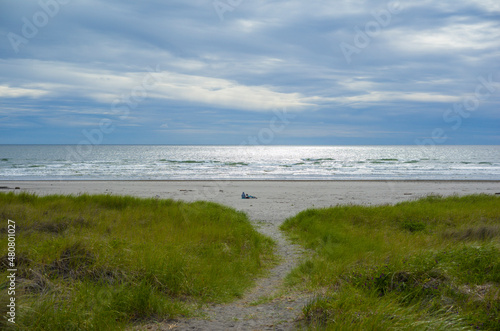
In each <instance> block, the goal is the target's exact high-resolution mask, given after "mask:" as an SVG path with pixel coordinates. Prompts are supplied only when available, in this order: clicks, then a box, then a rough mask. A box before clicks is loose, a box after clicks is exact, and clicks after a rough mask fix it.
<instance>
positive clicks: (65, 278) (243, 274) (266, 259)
mask: <svg viewBox="0 0 500 331" xmlns="http://www.w3.org/2000/svg"><path fill="white" fill-rule="evenodd" d="M0 215H1V219H2V220H3V221H2V222H4V224H3V226H0V232H1V233H2V237H3V238H5V237H6V233H7V219H11V220H14V221H15V222H16V258H17V260H16V263H17V269H18V272H17V288H16V302H17V304H18V305H17V312H16V313H17V314H16V326H17V328H19V329H26V330H82V329H85V330H112V329H123V328H126V327H128V326H130V325H133V324H137V323H149V322H155V321H161V320H166V319H171V318H174V317H177V316H182V315H190V314H193V312H194V311H196V308H197V307H199V306H200V305H202V304H204V303H212V302H216V303H219V302H227V301H230V300H232V299H234V298H237V297H240V296H241V295H242V294H243V292H244V290H245V289H247V288H248V287H249V286H251V285H252V280H253V279H254V278H255V277H256V276H258V275H261V274H262V273H263V272H264V271H265V269H266V267H268V266H269V265H270V264H271V263H270V262H271V261H272V260H273V259H274V256H273V247H274V243H273V242H272V241H271V239H269V238H266V237H264V236H263V235H261V234H259V233H258V232H257V231H255V229H254V228H253V227H252V226H251V224H250V222H249V221H248V219H247V217H246V215H245V214H244V213H241V212H237V211H235V210H234V209H231V208H228V207H224V206H221V205H218V204H215V203H209V202H195V203H184V202H178V201H173V200H157V199H139V198H134V197H128V196H109V195H95V196H91V195H81V196H77V197H75V196H46V197H38V196H35V195H31V194H25V193H21V194H12V193H10V194H0ZM2 242H4V244H5V246H4V247H5V248H4V252H5V254H6V250H7V241H6V240H5V241H4V240H3V241H2ZM7 262H8V261H7V255H4V256H3V257H2V260H1V263H2V274H1V275H0V277H1V279H2V281H1V283H0V290H1V296H0V305H1V307H6V304H7V302H8V301H7V300H8V296H7V291H6V288H7V287H8V285H7V282H6V280H7V278H6V275H7V273H6V272H5V271H4V270H5V269H6V265H7ZM4 310H5V308H2V317H3V316H5V312H4ZM0 323H2V325H0V327H2V326H3V327H5V326H6V325H10V323H9V324H6V322H5V320H4V319H2V320H1V321H0Z"/></svg>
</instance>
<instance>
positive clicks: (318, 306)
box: [282, 195, 500, 330]
mask: <svg viewBox="0 0 500 331" xmlns="http://www.w3.org/2000/svg"><path fill="white" fill-rule="evenodd" d="M282 230H284V231H286V232H287V233H288V235H289V236H290V237H291V238H293V239H295V240H296V241H298V242H299V243H301V244H302V245H304V246H305V247H307V248H309V249H311V250H313V251H314V252H315V254H314V255H313V257H312V258H310V259H308V260H307V261H304V262H303V263H302V264H301V265H300V266H299V267H298V268H296V269H295V270H294V271H292V273H291V274H290V275H289V277H288V279H287V281H288V282H289V283H290V284H291V285H301V284H303V285H302V286H305V287H306V288H308V289H315V290H317V291H318V292H319V293H323V294H322V295H319V296H318V297H316V298H315V299H314V300H312V301H311V302H310V303H309V304H308V305H306V307H305V308H304V309H303V312H304V323H305V324H306V327H308V328H312V329H328V330H330V329H332V330H386V329H392V328H395V329H405V330H462V329H464V330H469V329H481V330H499V329H500V298H499V296H500V197H495V196H488V195H473V196H467V197H448V198H441V197H436V196H430V197H427V198H424V199H421V200H418V201H413V202H404V203H400V204H397V205H394V206H391V205H386V206H375V207H363V206H337V207H333V208H327V209H317V210H307V211H303V212H301V213H299V214H298V215H297V216H295V217H292V218H290V219H288V220H286V222H285V223H284V224H283V225H282Z"/></svg>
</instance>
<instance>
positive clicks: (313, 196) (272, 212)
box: [0, 180, 500, 330]
mask: <svg viewBox="0 0 500 331" xmlns="http://www.w3.org/2000/svg"><path fill="white" fill-rule="evenodd" d="M0 188H1V190H0V191H1V192H30V193H35V194H37V195H40V196H44V195H51V194H62V195H80V194H110V195H131V196H136V197H144V198H157V199H174V200H183V201H187V202H192V201H198V200H204V201H211V202H216V203H220V204H222V205H226V206H229V207H232V208H234V209H236V210H238V211H243V212H245V213H246V214H247V215H248V217H249V219H250V220H251V222H252V223H253V225H254V226H255V227H256V228H257V229H258V231H259V232H261V233H263V234H265V235H267V236H269V237H271V238H272V239H273V240H274V241H275V242H276V244H277V246H276V250H275V252H276V254H277V256H278V258H279V260H280V262H279V263H278V264H276V265H275V266H273V267H272V268H271V269H270V270H269V273H268V274H267V275H266V276H265V277H262V278H259V279H256V282H255V286H254V287H253V288H252V289H251V290H250V291H248V292H247V293H245V294H244V295H243V296H242V297H241V298H240V299H238V300H236V301H234V302H231V303H229V304H221V305H213V306H212V305H209V306H207V307H205V308H203V312H202V314H204V315H205V316H206V318H189V319H186V318H177V319H174V320H166V321H163V322H161V323H154V324H147V325H143V324H139V325H136V329H137V330H140V329H145V328H147V329H151V330H169V329H172V328H174V329H176V330H226V329H231V328H239V329H242V330H254V329H262V330H292V329H295V328H296V327H297V324H296V321H297V319H298V318H300V316H301V314H302V313H301V312H302V308H303V307H304V306H305V305H306V304H307V303H308V302H310V300H312V298H313V297H314V296H315V295H317V294H316V293H314V292H309V291H306V292H303V291H296V290H295V289H293V288H286V287H283V284H284V283H283V281H284V279H285V277H286V276H287V275H288V274H289V273H290V272H291V271H292V270H293V269H294V268H295V267H296V266H297V265H299V264H300V262H301V261H303V260H304V254H306V256H307V255H308V254H309V253H307V250H305V249H304V248H303V247H301V246H300V245H298V244H296V243H292V242H291V241H290V240H289V239H287V238H286V237H285V235H284V234H283V233H282V232H281V231H280V230H279V226H280V225H281V224H282V223H283V222H284V221H285V220H286V219H287V218H289V217H292V216H294V215H296V214H297V213H299V212H301V211H303V210H306V209H309V208H325V207H330V206H336V205H349V204H352V205H367V206H368V205H382V204H391V205H392V204H396V203H399V202H403V201H411V200H416V199H419V198H422V197H425V196H428V195H442V196H450V195H459V196H464V195H470V194H488V195H497V194H500V181H89V180H85V181H2V182H0ZM242 192H245V193H247V194H249V195H251V196H255V197H256V199H242V198H241V194H242ZM18 221H19V222H21V220H18ZM263 298H273V299H272V300H267V299H266V300H264V299H263ZM256 302H257V303H258V304H255V303H256ZM249 316H251V318H249Z"/></svg>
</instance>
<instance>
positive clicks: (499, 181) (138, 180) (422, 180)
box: [0, 179, 500, 183]
mask: <svg viewBox="0 0 500 331" xmlns="http://www.w3.org/2000/svg"><path fill="white" fill-rule="evenodd" d="M2 182H78V183H81V182H291V183H293V182H311V183H315V182H340V183H342V182H458V183H464V182H471V183H474V182H492V183H500V179H2V180H0V183H2Z"/></svg>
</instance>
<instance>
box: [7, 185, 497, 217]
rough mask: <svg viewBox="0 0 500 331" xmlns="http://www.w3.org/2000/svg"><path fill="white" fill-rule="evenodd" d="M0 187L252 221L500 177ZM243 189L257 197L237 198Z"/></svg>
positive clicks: (466, 191) (463, 190)
mask: <svg viewBox="0 0 500 331" xmlns="http://www.w3.org/2000/svg"><path fill="white" fill-rule="evenodd" d="M0 187H4V188H3V189H0V192H5V193H6V192H28V193H34V194H37V195H52V194H62V195H79V194H112V195H130V196H136V197H141V198H158V199H173V200H182V201H188V202H192V201H200V200H202V201H211V202H216V203H220V204H223V205H226V206H229V207H233V208H235V209H237V210H240V211H244V212H246V213H247V214H248V215H249V216H250V217H251V219H253V220H265V221H269V222H273V223H281V222H283V220H285V219H286V218H287V217H291V216H294V215H296V214H297V213H298V212H300V211H302V210H305V209H308V208H324V207H330V206H335V205H339V204H341V205H349V204H358V205H381V204H396V203H399V202H403V201H410V200H415V199H418V198H422V197H425V196H429V195H442V196H450V195H459V196H463V195H470V194H489V195H497V194H500V180H328V181H327V180H323V181H319V180H318V181H315V180H288V181H286V180H38V181H21V180H18V181H7V180H0ZM5 187H7V188H5ZM16 187H19V189H17V190H16V189H15V188H16ZM243 192H245V193H246V194H249V195H252V196H256V197H257V199H242V198H241V194H242V193H243Z"/></svg>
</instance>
